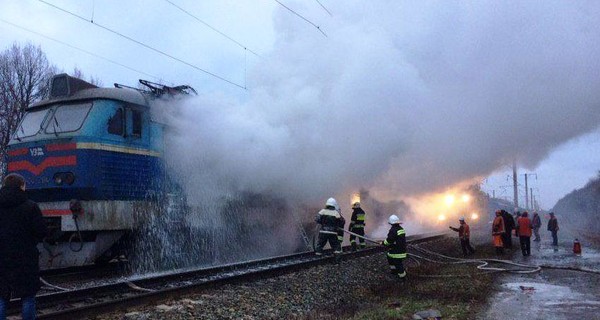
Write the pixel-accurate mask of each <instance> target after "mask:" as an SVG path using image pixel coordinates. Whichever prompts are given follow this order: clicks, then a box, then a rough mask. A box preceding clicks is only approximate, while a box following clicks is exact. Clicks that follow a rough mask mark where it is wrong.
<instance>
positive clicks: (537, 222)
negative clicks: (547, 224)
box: [531, 212, 542, 241]
mask: <svg viewBox="0 0 600 320" xmlns="http://www.w3.org/2000/svg"><path fill="white" fill-rule="evenodd" d="M541 226H542V219H541V218H540V215H539V214H538V213H537V212H534V213H533V219H531V228H533V234H534V235H535V239H533V241H540V227H541Z"/></svg>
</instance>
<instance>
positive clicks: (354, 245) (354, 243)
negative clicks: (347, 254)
mask: <svg viewBox="0 0 600 320" xmlns="http://www.w3.org/2000/svg"><path fill="white" fill-rule="evenodd" d="M354 251H356V242H352V252H354Z"/></svg>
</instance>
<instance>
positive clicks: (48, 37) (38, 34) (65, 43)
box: [0, 18, 161, 81]
mask: <svg viewBox="0 0 600 320" xmlns="http://www.w3.org/2000/svg"><path fill="white" fill-rule="evenodd" d="M0 21H2V22H3V23H5V24H8V25H11V26H13V27H15V28H17V29H21V30H23V31H26V32H29V33H33V34H35V35H37V36H40V37H42V38H45V39H47V40H50V41H54V42H56V43H59V44H62V45H64V46H67V47H69V48H71V49H74V50H77V51H80V52H83V53H85V54H88V55H90V56H93V57H95V58H98V59H101V60H104V61H106V62H110V63H112V64H114V65H117V66H120V67H123V68H125V69H127V70H130V71H133V72H137V73H139V74H143V75H145V76H148V77H151V78H154V79H156V80H159V81H160V80H161V78H160V77H157V76H154V75H152V74H149V73H146V72H144V71H141V70H138V69H135V68H132V67H130V66H127V65H125V64H123V63H120V62H118V61H115V60H112V59H109V58H106V57H103V56H101V55H98V54H96V53H93V52H91V51H88V50H85V49H82V48H79V47H77V46H74V45H72V44H70V43H67V42H64V41H61V40H58V39H56V38H53V37H50V36H47V35H45V34H42V33H40V32H37V31H34V30H31V29H28V28H25V27H23V26H20V25H18V24H16V23H13V22H10V21H7V20H4V19H2V18H0Z"/></svg>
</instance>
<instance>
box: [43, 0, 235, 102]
mask: <svg viewBox="0 0 600 320" xmlns="http://www.w3.org/2000/svg"><path fill="white" fill-rule="evenodd" d="M38 1H39V2H41V3H44V4H46V5H48V6H50V7H52V8H55V9H56V10H59V11H61V12H64V13H67V14H69V15H71V16H73V17H76V18H78V19H81V20H83V21H86V22H89V23H91V24H93V25H95V26H97V27H99V28H101V29H104V30H105V31H108V32H110V33H113V34H115V35H118V36H119V37H121V38H124V39H127V40H129V41H131V42H134V43H136V44H138V45H140V46H142V47H144V48H146V49H149V50H152V51H154V52H156V53H159V54H161V55H163V56H165V57H168V58H171V59H172V60H175V61H178V62H180V63H182V64H185V65H187V66H189V67H191V68H194V69H196V70H198V71H201V72H204V73H206V74H208V75H210V76H212V77H214V78H217V79H219V80H221V81H223V82H226V83H229V84H231V85H234V86H236V87H238V88H240V89H244V90H246V87H244V86H242V85H240V84H237V83H235V82H233V81H231V80H228V79H226V78H224V77H221V76H219V75H217V74H215V73H213V72H210V71H208V70H205V69H203V68H200V67H198V66H196V65H194V64H192V63H189V62H187V61H185V60H182V59H180V58H177V57H175V56H173V55H171V54H169V53H166V52H164V51H162V50H159V49H156V48H154V47H152V46H150V45H147V44H145V43H143V42H141V41H139V40H136V39H134V38H132V37H130V36H127V35H125V34H123V33H120V32H118V31H116V30H113V29H111V28H109V27H106V26H104V25H101V24H99V23H97V22H94V21H88V20H87V19H86V18H85V17H82V16H80V15H78V14H76V13H73V12H71V11H68V10H66V9H63V8H61V7H59V6H57V5H54V4H52V3H49V2H47V1H45V0H38Z"/></svg>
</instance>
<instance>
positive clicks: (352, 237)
mask: <svg viewBox="0 0 600 320" xmlns="http://www.w3.org/2000/svg"><path fill="white" fill-rule="evenodd" d="M350 232H353V233H356V234H358V235H360V236H363V237H364V236H365V228H352V229H350ZM356 238H358V237H357V236H355V235H353V234H351V235H350V245H352V246H355V245H356ZM358 242H360V247H361V248H364V247H365V246H366V245H367V244H366V243H365V239H363V238H358Z"/></svg>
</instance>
